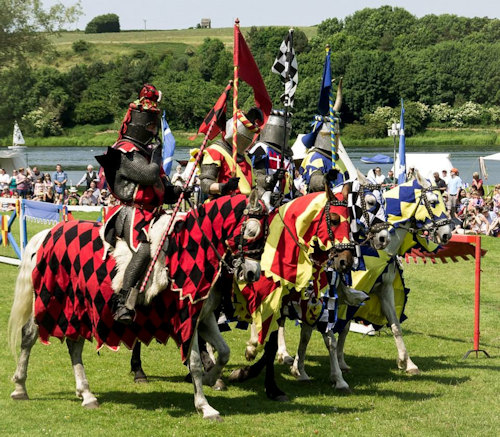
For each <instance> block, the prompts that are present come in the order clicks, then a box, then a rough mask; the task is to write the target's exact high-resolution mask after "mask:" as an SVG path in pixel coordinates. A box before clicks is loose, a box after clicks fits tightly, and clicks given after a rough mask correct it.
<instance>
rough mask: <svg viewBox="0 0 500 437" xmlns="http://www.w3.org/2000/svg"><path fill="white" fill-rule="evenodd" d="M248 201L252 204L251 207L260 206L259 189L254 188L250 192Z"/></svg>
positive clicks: (253, 208) (254, 208)
mask: <svg viewBox="0 0 500 437" xmlns="http://www.w3.org/2000/svg"><path fill="white" fill-rule="evenodd" d="M248 203H249V204H250V209H252V210H256V209H259V208H260V204H259V193H258V192H257V189H256V188H254V189H253V190H252V192H251V193H250V197H249V199H248Z"/></svg>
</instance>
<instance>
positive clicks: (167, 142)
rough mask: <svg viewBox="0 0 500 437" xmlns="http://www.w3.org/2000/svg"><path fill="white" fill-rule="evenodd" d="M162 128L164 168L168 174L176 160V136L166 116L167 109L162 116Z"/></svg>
mask: <svg viewBox="0 0 500 437" xmlns="http://www.w3.org/2000/svg"><path fill="white" fill-rule="evenodd" d="M161 128H162V129H161V130H162V134H163V153H162V156H163V170H164V171H165V174H166V175H167V176H169V175H170V170H172V162H173V160H174V152H175V138H174V136H173V135H172V131H171V130H170V127H169V126H168V123H167V119H166V118H165V111H163V115H162V117H161Z"/></svg>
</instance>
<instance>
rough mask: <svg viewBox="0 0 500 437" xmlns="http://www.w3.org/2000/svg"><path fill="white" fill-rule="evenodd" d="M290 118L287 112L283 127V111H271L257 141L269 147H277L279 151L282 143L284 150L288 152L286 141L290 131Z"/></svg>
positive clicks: (290, 115)
mask: <svg viewBox="0 0 500 437" xmlns="http://www.w3.org/2000/svg"><path fill="white" fill-rule="evenodd" d="M291 118H292V114H291V113H290V112H288V113H287V114H286V126H285V111H283V110H279V109H273V110H272V111H271V115H270V116H269V118H268V119H267V123H266V125H265V126H264V128H263V129H262V132H261V134H260V136H259V140H260V141H262V142H264V143H270V144H271V145H274V146H277V147H278V148H279V149H281V146H282V144H283V141H284V142H285V150H289V147H288V140H289V138H290V132H291V130H292V121H291Z"/></svg>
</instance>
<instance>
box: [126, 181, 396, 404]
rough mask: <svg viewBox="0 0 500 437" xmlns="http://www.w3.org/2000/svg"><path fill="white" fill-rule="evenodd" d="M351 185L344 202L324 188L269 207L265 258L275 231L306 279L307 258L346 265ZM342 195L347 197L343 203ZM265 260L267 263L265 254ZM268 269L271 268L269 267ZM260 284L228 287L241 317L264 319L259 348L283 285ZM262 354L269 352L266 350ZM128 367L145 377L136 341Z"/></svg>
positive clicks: (272, 392) (274, 392) (274, 393)
mask: <svg viewBox="0 0 500 437" xmlns="http://www.w3.org/2000/svg"><path fill="white" fill-rule="evenodd" d="M351 186H352V184H351V183H350V184H345V185H344V186H343V190H344V191H343V193H339V194H338V195H337V196H339V198H340V199H345V201H344V200H342V201H339V199H338V198H337V197H335V195H334V194H333V193H332V192H331V191H329V190H328V191H327V192H322V193H313V194H310V195H307V196H303V197H300V198H298V199H294V200H292V201H290V202H288V203H287V204H286V205H284V206H282V207H280V208H279V209H277V210H274V211H273V212H272V213H271V217H270V228H269V229H270V232H269V235H268V237H267V240H266V247H267V250H266V249H265V250H264V253H265V254H267V257H268V258H272V253H274V252H273V247H275V245H276V244H277V242H278V240H280V236H281V243H282V244H281V246H279V247H280V248H279V250H278V251H277V252H276V253H277V256H278V257H279V258H281V257H282V256H283V254H284V253H285V252H286V253H287V256H288V258H289V259H288V260H287V261H286V262H291V265H292V266H294V265H295V266H296V265H297V262H298V260H299V258H300V260H301V264H302V269H303V270H302V271H301V276H302V277H303V278H306V279H307V278H309V277H310V276H311V275H312V272H313V269H315V268H316V267H317V266H316V265H315V264H314V263H313V262H312V261H311V260H312V259H315V262H318V260H320V259H321V261H322V262H324V261H326V260H327V259H328V254H330V255H331V259H332V261H333V262H334V263H335V264H336V265H337V268H338V269H339V270H343V269H345V268H347V269H348V268H349V267H347V266H350V265H351V263H352V254H351V246H350V244H349V239H348V237H349V229H350V228H349V221H348V218H349V213H348V212H347V211H348V210H347V205H348V204H349V205H350V208H349V211H350V210H351V209H355V208H357V207H356V205H355V203H356V202H354V203H353V204H350V203H349V202H352V196H351V193H350V189H351ZM347 199H349V202H348V201H347ZM365 199H366V203H367V205H371V204H372V202H375V198H374V197H373V196H371V195H369V194H367V195H366V197H365ZM327 211H330V214H327ZM373 212H374V211H373V210H371V212H369V213H368V212H367V213H368V214H372V213H373ZM339 213H340V215H339ZM283 225H284V226H283ZM285 229H286V231H285ZM292 229H293V230H295V234H292V232H293V231H292ZM351 229H356V231H357V228H355V227H353V226H352V224H351ZM283 232H284V233H283ZM289 232H290V234H289ZM380 232H381V231H380ZM283 237H286V238H283ZM379 237H380V238H381V239H384V238H387V235H383V234H382V233H381V235H374V236H373V239H374V241H377V242H378V241H379V239H378V238H379ZM297 239H298V240H300V242H299V241H297ZM295 242H297V243H298V244H299V246H300V249H303V250H300V249H299V246H295ZM283 243H287V244H291V245H294V246H295V248H292V247H289V246H288V245H287V244H285V245H283ZM377 244H378V243H377ZM315 257H316V258H315ZM269 261H270V262H271V260H270V259H269ZM269 270H270V271H271V270H272V269H269ZM279 274H281V275H282V276H288V275H289V274H294V273H293V272H292V271H290V272H280V273H279ZM237 284H238V285H239V286H241V287H243V288H244V287H245V285H246V282H245V281H238V283H237ZM263 284H264V286H263V287H259V288H260V289H259V290H258V292H257V293H251V295H247V296H246V297H244V296H242V294H241V293H240V291H239V287H238V286H235V287H234V288H235V299H236V302H235V306H236V311H235V313H236V315H239V316H240V318H241V319H243V320H245V321H251V319H252V317H253V318H254V319H255V318H256V319H259V320H262V317H265V318H266V319H267V320H266V321H265V326H262V327H263V330H262V332H261V336H260V348H262V347H264V344H265V348H272V347H274V344H275V335H276V334H274V333H272V334H271V336H270V341H269V342H268V344H266V340H267V337H268V335H269V333H271V332H272V331H273V330H274V329H275V328H277V325H276V320H277V319H278V318H279V313H280V309H281V304H280V301H281V299H282V298H283V297H284V296H285V295H286V294H287V293H288V291H287V290H288V289H280V290H278V292H275V289H276V287H275V286H274V280H271V279H269V280H268V281H267V282H264V283H263ZM216 290H217V286H216V287H214V291H216ZM267 294H269V295H267ZM271 294H272V296H271ZM247 298H248V299H249V300H251V302H248V301H246V299H247ZM257 301H259V304H258V308H254V307H252V305H253V304H255V303H256V302H257ZM248 308H252V310H251V312H253V314H252V315H251V314H250V313H248ZM274 316H276V317H274ZM258 342H259V340H256V343H258ZM266 350H267V349H266ZM267 355H269V353H268V354H267ZM211 366H212V363H210V362H209V361H208V360H207V366H206V367H208V368H210V367H211ZM131 368H132V373H134V380H135V381H136V382H142V381H144V380H145V379H146V376H145V374H144V371H143V370H142V366H141V360H140V345H139V344H138V345H136V347H135V348H134V351H133V355H132V359H131ZM223 386H224V385H223V383H222V381H221V380H219V381H217V385H216V386H215V387H214V388H216V389H218V390H219V389H221V387H223ZM266 392H267V394H268V396H269V397H270V398H271V399H275V398H280V397H282V396H285V395H284V393H283V392H281V390H279V389H278V388H277V387H275V386H274V385H273V386H272V387H271V388H270V389H268V390H267V391H266Z"/></svg>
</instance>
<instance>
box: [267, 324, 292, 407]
mask: <svg viewBox="0 0 500 437" xmlns="http://www.w3.org/2000/svg"><path fill="white" fill-rule="evenodd" d="M277 351H278V331H273V332H272V333H271V335H270V336H269V340H268V341H267V343H266V346H265V353H264V355H265V356H266V377H265V386H266V395H267V397H268V398H269V399H272V400H273V401H278V402H287V401H289V398H288V396H287V395H286V394H285V393H284V392H282V391H281V390H280V389H279V388H278V385H277V384H276V377H275V374H274V360H275V358H276V352H277Z"/></svg>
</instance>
